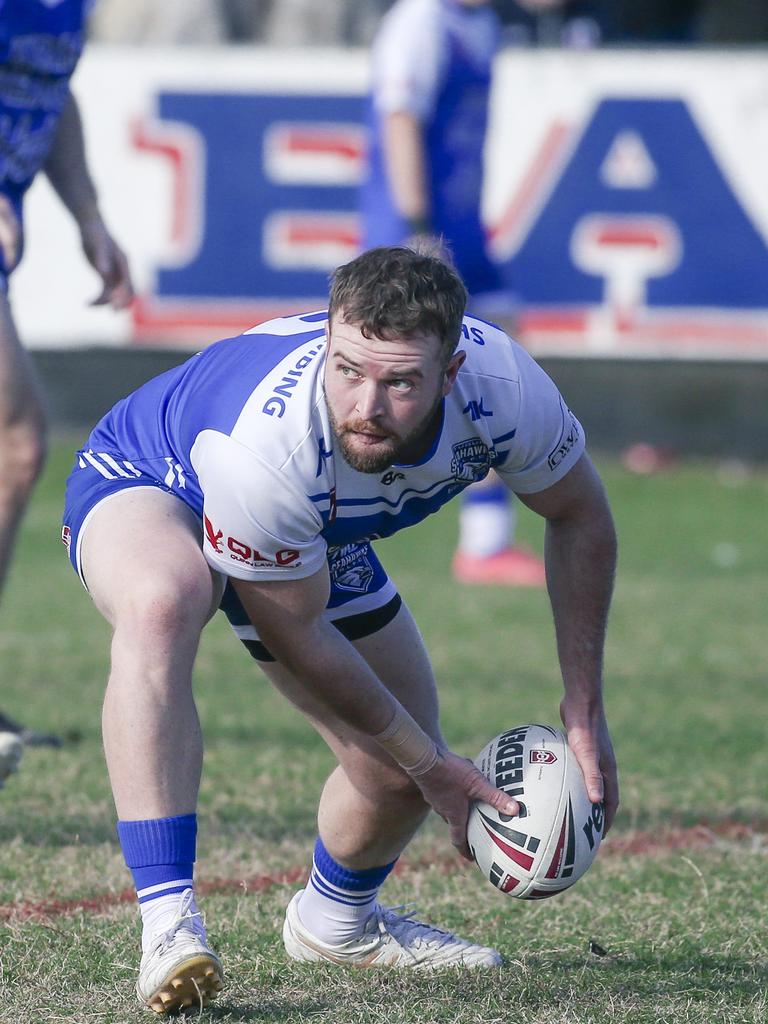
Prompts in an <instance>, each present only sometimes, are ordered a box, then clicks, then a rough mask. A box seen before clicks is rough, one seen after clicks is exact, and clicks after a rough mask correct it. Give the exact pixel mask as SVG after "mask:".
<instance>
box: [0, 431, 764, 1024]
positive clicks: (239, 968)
mask: <svg viewBox="0 0 768 1024" xmlns="http://www.w3.org/2000/svg"><path fill="white" fill-rule="evenodd" d="M74 445H75V442H74V441H70V442H65V441H61V442H60V443H58V444H57V445H56V446H55V448H54V452H53V455H52V458H51V462H50V465H49V468H48V471H47V473H46V476H45V479H44V481H43V482H42V484H41V486H40V488H39V489H38V491H37V493H36V496H35V500H34V504H33V507H32V509H31V511H30V514H29V515H28V517H27V519H26V521H25V525H24V530H23V535H22V537H21V541H20V545H19V548H18V552H17V558H16V562H15V565H14V569H13V572H12V575H11V579H10V580H9V585H8V588H7V591H6V593H5V596H4V606H3V614H2V620H0V623H1V625H0V673H2V676H1V677H2V680H3V684H2V697H1V698H0V706H1V707H3V708H4V709H5V710H7V711H9V712H10V713H12V714H15V715H17V716H18V717H20V718H23V719H24V720H25V721H26V722H28V723H30V724H34V725H35V726H36V727H37V728H45V729H51V730H55V731H58V732H62V733H66V734H68V735H70V736H72V737H73V739H72V740H71V741H70V742H68V744H67V745H66V746H65V747H64V748H63V749H62V750H60V751H45V750H38V749H35V750H28V751H27V753H26V755H25V761H24V765H23V770H22V771H21V772H20V774H19V775H18V776H16V777H14V778H13V779H12V780H11V781H10V782H9V784H8V785H7V787H6V788H5V789H4V790H2V792H0V911H1V910H2V906H3V905H6V906H7V905H10V904H14V903H21V902H26V903H34V902H36V901H42V900H46V899H50V898H57V899H61V900H77V899H88V898H92V897H101V896H104V895H108V894H110V893H111V894H117V893H120V892H122V891H123V890H125V889H126V888H128V886H129V881H130V879H129V876H128V873H127V871H126V870H125V868H124V867H123V865H122V859H121V856H120V853H119V849H118V847H117V843H116V840H115V833H114V814H113V809H112V803H111V797H110V794H109V789H108V785H107V778H106V770H105V767H104V763H103V756H102V753H101V747H100V738H99V717H100V702H101V694H102V690H103V685H104V679H105V677H106V671H107V643H108V630H107V627H106V625H105V624H104V623H103V622H102V620H101V619H100V617H99V616H98V614H97V613H96V612H95V610H94V609H93V607H92V606H91V604H90V601H89V600H88V598H87V596H86V595H85V593H84V592H83V591H82V588H81V587H80V584H79V583H78V581H77V579H76V577H75V575H74V573H72V571H71V569H70V568H69V566H68V563H67V561H66V558H65V556H64V549H63V548H62V547H61V545H60V544H59V542H58V521H59V515H60V505H61V491H62V484H63V479H64V477H65V475H66V473H67V471H68V468H69V462H70V458H71V450H72V448H73V447H74ZM600 468H601V470H602V471H603V474H604V478H605V480H606V482H607V485H608V489H609V492H610V495H611V499H612V502H613V506H614V511H615V514H616V518H617V522H618V527H619V534H620V547H621V553H620V572H619V582H618V586H617V592H616V598H615V603H614V610H613V615H612V622H611V631H610V637H609V644H608V651H607V664H606V677H607V693H608V697H607V699H608V711H609V718H610V721H611V725H612V729H613V735H614V740H615V743H616V749H617V755H618V758H619V763H620V770H621V779H622V786H623V804H622V808H621V810H620V813H619V817H618V819H617V824H616V829H615V835H616V842H615V843H614V847H615V851H616V852H614V853H611V842H610V841H609V842H608V843H607V844H606V848H605V850H604V853H603V854H602V855H601V857H600V858H599V859H598V862H597V863H596V865H595V866H594V868H593V869H592V870H591V872H590V874H589V875H588V876H587V877H586V878H585V879H584V880H583V881H582V882H580V883H579V884H578V885H577V886H576V887H575V888H574V889H573V890H572V891H570V892H568V893H566V894H564V895H563V896H561V897H558V899H556V900H552V901H546V902H545V903H542V904H534V905H530V906H529V905H527V904H525V903H520V902H518V901H514V900H509V899H508V898H506V897H503V896H501V895H500V894H498V893H497V892H496V891H495V890H493V889H492V888H491V887H490V886H489V885H487V884H486V883H485V882H484V881H483V880H482V878H481V877H480V875H479V873H477V872H476V871H475V869H472V868H464V867H461V866H459V865H458V863H455V862H453V861H452V860H451V852H450V847H449V844H448V841H447V837H446V834H445V830H444V828H443V826H442V823H440V822H438V821H436V820H432V821H430V822H429V823H428V824H427V826H426V827H425V829H424V830H423V832H422V834H421V835H420V836H419V837H418V838H417V840H416V842H415V843H414V845H413V847H412V849H411V851H409V854H408V855H407V856H406V862H407V863H408V862H409V863H410V865H411V866H410V867H408V866H407V865H406V869H405V870H404V871H403V872H402V873H401V874H399V875H398V876H396V877H394V878H393V879H392V880H391V882H390V883H388V886H387V896H388V899H390V900H391V901H393V902H395V903H396V902H404V901H408V900H414V899H415V900H417V901H418V902H419V904H420V905H421V907H422V910H423V912H424V914H425V916H428V917H429V918H430V919H431V920H433V921H435V923H439V924H444V925H446V926H448V927H452V928H456V929H457V930H459V931H462V932H464V933H466V934H469V935H472V936H474V937H477V938H478V939H480V940H483V941H487V942H490V943H494V944H496V945H497V946H498V947H499V948H500V949H501V950H502V952H503V953H504V955H505V956H506V957H507V959H508V965H507V966H506V967H504V968H503V969H502V970H501V972H491V973H490V974H483V975H480V976H468V975H466V974H458V973H453V972H448V973H441V974H439V975H437V976H435V977H432V978H430V977H422V978H419V977H413V976H411V977H409V976H407V975H402V974H392V973H388V972H384V973H382V974H374V975H370V974H366V975H356V974H353V975H348V974H343V973H341V974H340V973H338V972H336V971H334V970H332V969H323V968H303V967H300V966H299V965H294V964H292V963H289V962H287V961H286V959H285V957H284V954H283V952H282V947H281V944H280V940H279V928H280V924H281V921H282V912H283V909H284V906H285V903H286V902H287V899H288V898H289V894H290V892H291V891H292V889H293V887H292V886H288V885H283V884H274V885H272V886H269V887H267V888H266V889H264V891H262V892H257V891H254V889H253V883H252V881H251V882H247V880H253V879H254V878H256V876H259V875H263V874H265V873H274V872H279V871H282V870H285V869H286V868H294V867H299V866H301V865H303V864H305V863H307V862H308V858H309V854H310V850H311V846H312V842H313V838H314V831H315V822H314V813H315V806H316V800H317V796H318V794H319V791H320V787H321V785H322V781H323V778H324V775H325V773H326V772H327V771H328V770H329V768H330V766H331V764H332V761H331V757H330V755H329V753H328V752H327V751H326V749H325V748H324V746H323V744H322V742H321V741H320V740H319V739H317V738H316V737H315V735H314V733H313V732H312V731H311V729H310V728H309V727H308V726H307V725H306V724H305V723H304V721H303V719H302V718H301V717H300V716H299V715H298V714H297V713H295V712H294V711H292V710H291V709H290V708H289V707H288V706H287V705H286V704H285V702H283V701H282V700H281V699H280V698H279V697H278V696H277V695H276V694H274V693H273V692H272V691H271V690H270V688H269V686H268V684H267V683H266V681H265V679H264V677H263V676H262V675H261V673H260V672H259V670H258V669H257V668H256V667H255V665H254V664H253V663H252V662H251V661H250V659H249V658H248V657H247V656H246V655H245V654H244V652H242V650H241V649H240V645H239V644H238V643H237V641H235V640H234V638H233V637H232V636H231V634H230V631H229V628H228V626H227V625H226V623H225V622H224V621H223V620H222V621H214V622H213V623H212V624H211V625H210V626H209V627H208V629H207V630H206V634H205V636H204V639H203V643H202V646H201V650H200V655H199V658H198V662H197V669H196V675H195V686H196V694H197V698H198V704H199V709H200V714H201V718H202V721H203V728H204V732H205V738H206V765H205V776H204V782H203V788H202V794H201V807H200V819H201V840H200V849H199V865H198V877H199V879H200V880H201V882H202V883H205V882H206V881H207V882H209V883H211V882H213V881H214V880H217V879H218V880H220V882H219V883H218V884H214V885H213V886H212V891H211V892H210V893H209V895H208V896H207V897H205V898H204V906H205V910H206V913H207V917H208V921H209V928H210V932H211V935H212V938H213V941H214V943H215V945H216V946H217V948H218V949H219V950H220V952H221V954H222V956H223V958H224V960H225V965H226V969H227V976H228V985H227V990H226V994H225V996H224V997H223V999H222V1001H221V1003H220V1004H219V1005H218V1006H217V1007H216V1008H215V1009H212V1010H211V1011H209V1012H208V1013H207V1015H206V1016H207V1019H210V1020H212V1021H232V1022H234V1021H274V1022H285V1024H289V1022H291V1024H292V1022H298V1021H307V1020H312V1021H315V1020H316V1021H320V1022H327V1024H346V1022H349V1024H357V1022H360V1024H362V1022H367V1021H374V1022H378V1021H381V1022H385V1021H386V1022H387V1024H390V1022H402V1024H406V1022H420V1024H428V1022H432V1021H445V1022H454V1021H455V1022H462V1024H463V1022H466V1024H475V1022H483V1024H491V1022H496V1021H498V1022H500V1024H501V1022H503V1024H508V1022H514V1021H516V1020H518V1019H521V1020H525V1021H526V1022H539V1021H541V1022H542V1024H543V1022H547V1024H559V1022H563V1024H565V1022H568V1024H571V1022H573V1024H593V1022H601V1021H606V1022H607V1021H615V1022H625V1021H626V1022H627V1024H646V1022H648V1024H651V1022H653V1024H666V1022H670V1024H672V1022H675V1024H677V1022H690V1024H694V1022H700V1021H706V1022H709V1021H712V1022H718V1024H719V1022H728V1024H730V1022H734V1024H740V1022H761V1024H765V1021H766V1017H767V1016H768V1003H767V995H766V993H767V991H768V926H767V925H766V917H765V901H766V889H767V888H768V887H767V886H766V876H767V874H768V872H767V870H766V869H767V868H768V840H767V839H766V832H768V826H767V825H766V822H768V787H766V778H768V753H767V752H766V728H765V707H766V697H765V694H766V684H767V683H768V679H766V659H765V629H766V623H765V609H766V607H768V545H766V543H765V521H766V514H765V513H766V508H767V507H768V500H767V499H768V476H767V475H766V473H765V472H764V471H761V472H758V471H753V472H750V473H748V474H746V476H740V475H738V474H733V473H729V472H720V471H719V470H718V467H717V466H715V465H709V464H690V465H684V466H681V467H680V468H678V469H676V470H675V471H673V472H669V473H666V474H663V475H659V476H654V477H638V476H632V475H630V474H628V473H626V472H624V471H623V470H622V469H621V467H620V466H618V464H616V463H614V462H610V461H604V462H600ZM455 515H456V509H455V508H453V509H448V510H446V511H445V512H444V513H443V514H442V515H441V516H438V517H436V518H434V519H433V520H432V521H430V522H429V523H427V524H424V525H423V526H421V527H419V528H417V529H414V530H411V531H409V532H407V533H404V534H401V535H400V536H399V537H397V538H395V539H393V540H390V541H386V542H383V543H381V544H379V545H378V550H379V553H380V555H381V556H382V558H383V560H384V562H385V564H386V565H387V567H388V568H389V570H390V572H391V573H392V575H393V576H394V578H395V579H396V580H397V582H398V584H399V586H400V588H401V592H402V593H403V594H404V596H405V597H406V599H407V601H408V602H409V604H410V606H411V608H412V610H413V612H414V614H415V616H416V619H417V621H418V622H419V624H420V625H421V627H422V629H423V631H424V634H425V638H426V641H427V644H428V647H429V648H430V651H431V653H432V656H433V660H434V663H435V666H436V670H437V674H438V678H439V680H440V688H441V696H442V706H443V724H444V731H445V733H446V735H447V737H448V738H449V740H450V742H451V744H452V745H453V747H454V749H456V750H457V751H459V752H461V753H465V754H467V755H470V756H471V755H474V754H475V753H476V752H477V751H478V750H479V749H480V747H482V746H483V745H484V743H485V742H486V741H487V740H488V739H489V738H490V737H491V736H492V735H494V734H495V733H497V732H499V731H500V730H501V729H502V728H506V727H508V726H510V725H512V724H516V723H522V722H526V721H537V720H538V721H544V722H555V721H556V713H557V702H558V700H559V694H560V682H559V675H558V668H557V663H556V659H555V654H554V643H553V635H552V625H551V616H550V613H549V609H548V606H547V601H546V597H545V596H544V595H542V594H538V593H526V592H516V591H503V590H486V589H474V588H472V589H470V588H461V587H457V586H455V585H454V584H452V582H451V580H450V576H449V573H448V564H449V561H450V555H451V551H452V548H453V542H454V537H455V531H456V519H455ZM520 532H521V534H522V537H523V539H525V540H527V541H528V542H529V543H530V544H531V545H532V546H534V547H537V548H540V547H541V537H542V527H541V523H540V521H538V520H537V519H536V518H535V517H533V516H531V515H528V514H523V515H522V517H521V527H520ZM130 557H131V552H130V551H126V552H125V558H126V560H128V559H130ZM425 581H429V586H426V585H425ZM74 737H79V739H78V740H77V741H76V740H75V739H74ZM734 821H735V822H741V823H743V825H744V826H745V827H744V829H743V830H742V831H743V835H744V838H743V839H741V840H738V841H737V840H735V839H733V838H722V837H724V836H726V835H728V836H731V835H733V834H734V833H733V830H731V831H730V832H728V831H727V830H725V829H724V828H721V825H723V823H726V822H734ZM699 822H707V823H709V825H710V826H711V828H712V830H713V834H715V835H717V836H721V838H719V839H715V840H714V841H713V842H712V843H711V844H709V845H707V846H705V847H697V846H695V844H693V841H691V844H690V846H689V848H681V849H669V850H666V851H662V852H658V850H657V852H655V853H651V854H648V853H635V854H629V853H626V852H625V853H622V852H621V850H622V849H623V848H624V847H622V845H621V841H622V840H623V839H625V838H626V837H627V836H629V835H630V834H632V833H633V832H636V831H638V830H639V831H641V832H642V833H644V834H645V833H647V834H648V835H651V836H653V837H655V838H657V839H661V840H662V845H663V839H664V836H665V834H667V833H668V832H669V830H670V829H672V828H677V827H685V826H690V825H693V824H696V823H699ZM241 879H242V880H246V882H247V884H245V885H241V886H238V885H237V882H238V880H241ZM249 884H250V885H251V888H250V889H249V887H248V885H249ZM137 939H138V929H137V926H136V912H135V909H134V908H133V906H132V905H131V904H130V903H114V904H111V905H110V904H109V903H105V904H104V905H103V906H102V908H101V909H99V910H98V911H96V912H93V911H85V910H78V911H76V912H73V913H66V914H53V915H48V916H41V917H31V918H30V917H27V916H22V915H17V916H15V917H11V918H8V919H4V918H3V917H2V916H0V1022H2V1024H6V1022H8V1024H10V1022H11V1021H13V1022H14V1024H16V1022H20V1024H32V1022H35V1024H37V1022H46V1024H47V1022H49V1021H59V1020H61V1021H64V1020H66V1021H69V1022H75V1024H79V1022H91V1021H93V1022H97V1021H98V1022H101V1021H105V1022H106V1021H115V1022H132V1021H141V1020H146V1019H147V1018H146V1016H145V1015H144V1013H143V1012H142V1011H141V1010H140V1009H139V1008H138V1006H137V1004H136V1003H135V999H134V996H133V991H132V987H133V982H134V981H135V971H136V966H137ZM590 940H594V941H595V942H597V943H598V944H599V945H600V946H601V947H603V948H604V949H605V950H606V951H607V954H608V955H607V956H603V957H600V956H596V955H595V954H593V953H590Z"/></svg>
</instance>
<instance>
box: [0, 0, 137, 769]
mask: <svg viewBox="0 0 768 1024" xmlns="http://www.w3.org/2000/svg"><path fill="white" fill-rule="evenodd" d="M88 6H89V5H88V3H86V2H85V0H59V2H58V3H51V2H48V0H47V2H41V0H2V2H0V69H1V70H0V587H2V585H3V583H4V581H5V577H6V575H7V571H8V565H9V562H10V559H11V554H12V551H13V544H14V539H15V537H16V532H17V529H18V526H19V523H20V521H21V518H22V515H23V512H24V509H25V507H26V505H27V501H28V500H29V496H30V493H31V491H32V488H33V486H34V484H35V481H36V480H37V477H38V475H39V474H40V471H41V469H42V466H43V461H44V458H45V433H46V425H45V412H44V406H43V399H42V395H41V393H40V387H39V384H38V381H37V379H36V376H35V373H34V370H33V368H32V364H31V361H30V359H29V357H28V355H27V353H26V352H25V351H24V349H23V348H22V346H21V343H20V341H19V336H18V333H17V331H16V326H15V323H14V320H13V315H12V313H11V307H10V304H9V300H8V278H9V277H10V274H11V272H12V271H13V270H14V268H15V267H16V266H17V265H18V263H19V261H20V259H21V255H22V250H23V244H24V234H23V220H22V202H23V199H24V193H25V192H26V191H27V189H28V188H29V186H30V185H31V183H32V180H33V179H34V177H35V175H36V174H37V172H38V171H40V170H43V171H44V172H45V174H46V175H47V177H48V179H49V181H50V182H51V184H52V185H53V187H54V189H55V190H56V192H57V193H58V195H59V197H60V198H61V200H62V202H63V203H64V205H65V206H66V207H67V209H68V210H69V212H70V213H71V214H72V216H73V217H74V219H75V221H76V223H77V226H78V228H79V229H80V237H81V241H82V245H83V250H84V252H85V255H86V257H87V259H88V260H89V262H90V263H91V264H92V266H93V267H94V268H95V270H96V271H97V273H98V274H99V276H100V277H101V280H102V291H101V294H100V295H99V296H98V298H96V299H95V300H94V302H93V304H94V305H102V304H104V303H110V304H111V305H112V306H113V307H114V308H115V309H122V308H124V307H125V306H127V305H128V304H129V303H130V301H131V299H132V298H133V289H132V286H131V279H130V275H129V272H128V266H127V263H126V260H125V257H124V255H123V253H122V252H121V251H120V249H119V248H118V246H117V245H116V244H115V242H114V241H113V239H112V237H111V236H110V234H109V232H108V231H107V229H106V227H105V226H104V221H103V220H102V217H101V214H100V212H99V206H98V202H97V198H96V192H95V189H94V186H93V183H92V181H91V177H90V174H89V172H88V166H87V163H86V159H85V150H84V145H83V135H82V128H81V124H80V114H79V112H78V108H77V103H76V102H75V99H74V97H73V96H72V93H71V92H70V88H69V80H70V76H71V75H72V72H73V71H74V70H75V66H76V64H77V61H78V59H79V57H80V53H81V51H82V48H83V43H84V41H85V18H86V11H87V8H88ZM40 293H41V301H45V282H41V283H40ZM3 733H6V734H8V733H12V734H14V735H17V736H20V737H21V739H23V740H24V741H25V742H35V741H37V742H46V741H49V742H50V741H55V737H50V736H44V735H41V734H39V733H34V732H32V731H30V730H26V729H24V728H23V727H21V726H20V725H19V724H18V723H17V722H15V721H13V720H12V719H10V718H8V717H7V716H5V715H2V714H0V735H2V734H3ZM9 745H10V741H9ZM14 749H16V748H14ZM17 753H18V751H17ZM14 757H15V755H14ZM16 763H18V759H17V758H16ZM0 775H2V762H0Z"/></svg>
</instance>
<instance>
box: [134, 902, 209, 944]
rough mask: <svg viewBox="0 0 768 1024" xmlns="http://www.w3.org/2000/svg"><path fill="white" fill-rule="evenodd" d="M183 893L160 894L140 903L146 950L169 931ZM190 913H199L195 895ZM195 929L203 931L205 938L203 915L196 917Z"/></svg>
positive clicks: (176, 916)
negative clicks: (153, 898) (158, 937)
mask: <svg viewBox="0 0 768 1024" xmlns="http://www.w3.org/2000/svg"><path fill="white" fill-rule="evenodd" d="M182 896H183V893H180V892H174V893H169V894H168V895H167V896H158V897H157V899H155V900H148V901H147V902H146V903H140V904H139V910H140V911H141V922H142V925H143V931H142V934H141V949H142V952H144V953H145V952H146V951H147V950H148V949H149V947H150V946H151V945H152V943H153V941H154V940H155V939H156V938H157V936H158V935H160V934H162V933H163V932H166V931H168V929H169V928H170V927H171V926H172V925H173V924H174V923H175V921H176V919H177V918H178V915H179V906H180V904H181V898H182ZM189 913H190V914H195V913H197V903H196V902H195V897H194V896H193V897H192V902H191V903H190V905H189ZM195 929H196V930H197V931H200V932H201V933H202V936H203V938H205V926H204V925H203V919H202V917H197V918H195Z"/></svg>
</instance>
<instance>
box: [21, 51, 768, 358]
mask: <svg viewBox="0 0 768 1024" xmlns="http://www.w3.org/2000/svg"><path fill="white" fill-rule="evenodd" d="M367 75H368V64H367V56H366V55H365V54H363V53H360V52H347V51H280V52H276V51H271V50H264V49H248V48H243V47H238V48H236V49H202V50H196V49H195V50H192V49H185V50H184V49H178V50H171V51H169V50H152V49H148V48H141V49H130V50H129V49H122V48H105V47H97V46H93V47H92V48H91V49H90V51H87V52H86V56H85V58H84V60H83V62H82V66H81V68H80V69H79V71H78V73H77V76H76V79H75V82H74V90H75V92H76V93H77V95H78V97H79V99H80V102H81V107H82V111H83V117H84V122H85V128H86V134H87V142H88V152H89V156H90V160H91V164H92V168H93V172H94V177H95V179H96V181H97V184H98V188H99V192H100V195H101V197H102V203H103V207H104V210H105V214H106V217H107V219H108V222H109V224H110V226H111V227H112V229H113V231H114V233H115V234H116V236H117V237H118V238H119V240H120V242H121V244H122V245H123V246H124V248H125V249H126V251H127V252H128V254H129V256H130V259H131V264H132V268H133V270H134V275H135V278H136V283H137V287H138V291H139V299H138V300H137V302H136V304H135V307H134V309H133V310H132V311H131V313H130V314H121V315H119V316H116V315H114V314H112V313H110V312H109V311H105V310H93V309H89V308H88V305H87V303H88V300H89V299H90V298H92V297H93V296H94V295H95V294H96V293H97V290H98V289H97V283H96V281H95V279H94V277H93V275H92V272H90V271H89V269H88V268H87V267H86V266H85V265H84V264H83V262H82V260H81V259H80V258H79V252H78V242H77V237H76V232H75V229H74V228H73V226H72V224H71V223H70V222H69V220H68V218H67V216H66V214H65V213H64V212H63V211H62V210H61V209H60V208H59V206H58V205H57V203H56V201H55V199H54V198H53V196H52V194H51V192H50V189H49V188H48V186H47V184H46V183H45V182H44V181H40V182H36V183H35V185H34V186H33V189H32V191H31V193H30V197H29V199H28V203H27V214H26V230H27V255H26V257H25V260H24V263H23V264H22V266H21V268H20V269H19V271H17V273H16V274H15V275H14V277H13V279H12V299H13V302H14V305H15V308H16V311H17V315H18V319H19V323H20V327H21V330H22V332H23V335H24V337H25V339H26V340H27V341H28V342H29V343H30V344H32V345H37V346H44V347H52V346H58V345H84V344H91V343H96V342H98V343H104V342H106V343H112V344H142V345H144V344H157V345H162V346H168V345H180V346H184V347H189V348H199V347H202V346H203V345H205V344H207V343H208V342H210V341H211V340H213V339H215V338H218V337H224V336H227V335H232V334H236V333H238V332H240V331H241V330H243V329H245V328H247V327H250V326H252V325H253V324H254V323H257V322H259V321H261V320H264V319H266V318H268V317H271V316H275V315H280V314H282V313H288V312H295V311H298V310H306V309H318V308H322V307H323V306H324V304H325V296H326V287H327V278H328V273H329V271H331V270H332V269H333V268H334V267H335V266H336V265H338V264H339V263H342V262H344V261H346V260H348V259H350V258H351V257H352V256H354V255H355V253H356V252H357V251H358V245H359V237H360V230H359V223H358V218H357V212H356V205H357V187H358V184H359V182H360V180H361V177H362V175H363V174H364V173H365V166H366V130H365V123H364V121H365V90H366V83H367ZM486 158H487V188H486V193H485V195H484V212H485V216H486V219H487V223H488V234H489V245H490V248H491V252H492V254H493V257H494V259H495V260H497V261H498V263H499V265H500V267H501V268H502V273H503V277H504V281H505V284H506V286H507V289H508V294H507V295H506V299H505V301H504V302H503V303H502V304H501V306H503V307H504V308H505V309H506V310H507V313H506V316H505V324H508V325H510V326H511V329H512V330H513V331H514V333H516V335H517V336H518V337H519V338H520V339H521V340H522V341H523V342H524V343H525V344H527V345H528V347H529V348H530V349H531V350H532V351H533V352H534V353H535V354H539V355H554V354H573V355H578V356H583V355H587V356H611V357H613V356H632V357H636V356H648V357H658V356H665V357H666V356H669V357H672V358H676V357H681V358H685V357H697V358H700V357H707V358H717V359H719V358H735V359H755V358H759V359H762V358H768V246H767V245H766V239H768V188H767V187H766V183H767V182H768V78H766V73H765V57H764V56H763V55H761V54H758V53H750V52H741V53H737V52H732V53H712V52H708V53H693V52H691V53H687V52H684V51H676V52H668V51H658V52H655V51H654V52H648V51H645V52H639V51H623V52H617V51H613V52H611V51H601V52H600V51H599V52H594V53H569V52H567V51H534V52H532V51H507V52H506V53H504V54H503V55H502V56H501V57H500V59H499V63H498V69H497V77H496V81H495V86H494V94H493V108H492V117H491V131H490V137H489V140H488V146H487V154H486ZM489 308H490V307H489ZM510 309H511V310H513V311H514V312H513V314H512V316H511V319H510V314H509V310H510ZM512 323H513V324H514V326H512Z"/></svg>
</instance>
